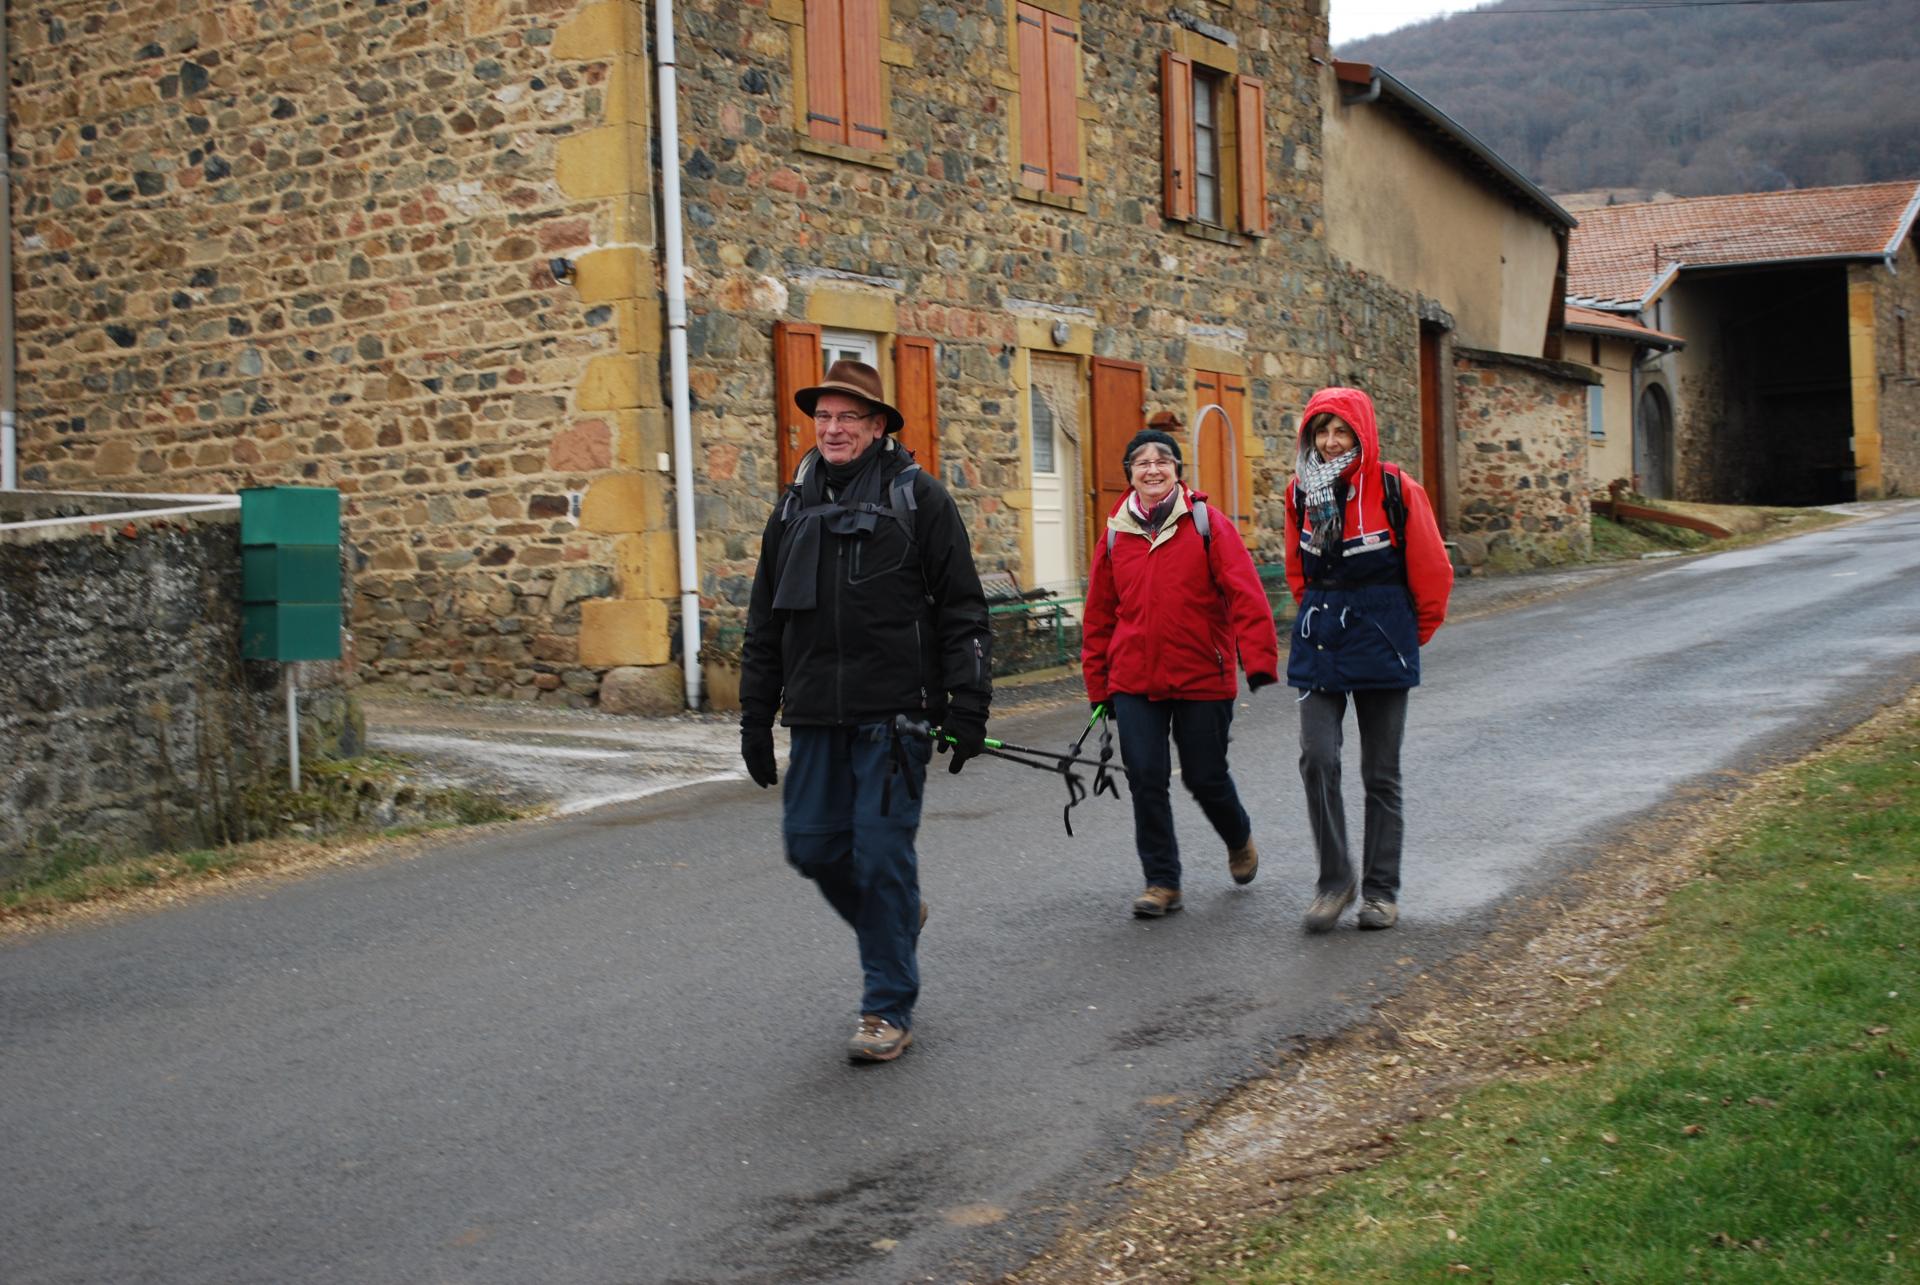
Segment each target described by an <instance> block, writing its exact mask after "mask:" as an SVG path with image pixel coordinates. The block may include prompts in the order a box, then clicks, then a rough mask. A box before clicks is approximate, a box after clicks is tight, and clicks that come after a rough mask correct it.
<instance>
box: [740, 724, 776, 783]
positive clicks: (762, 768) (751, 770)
mask: <svg viewBox="0 0 1920 1285" xmlns="http://www.w3.org/2000/svg"><path fill="white" fill-rule="evenodd" d="M740 758H741V759H742V760H743V761H744V762H745V763H746V765H747V775H748V776H750V777H752V778H753V783H754V784H755V785H757V786H759V787H760V788H761V789H763V790H764V789H766V788H767V787H768V786H769V785H774V784H776V783H778V782H779V780H780V766H779V764H777V763H775V762H774V758H773V729H772V728H771V727H749V726H746V725H742V726H741V728H740Z"/></svg>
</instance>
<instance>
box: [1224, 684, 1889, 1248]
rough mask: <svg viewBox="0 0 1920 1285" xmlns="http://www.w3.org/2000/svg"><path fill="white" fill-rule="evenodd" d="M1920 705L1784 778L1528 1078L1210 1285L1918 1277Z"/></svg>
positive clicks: (1411, 1135)
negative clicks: (1228, 1284) (1869, 739)
mask: <svg viewBox="0 0 1920 1285" xmlns="http://www.w3.org/2000/svg"><path fill="white" fill-rule="evenodd" d="M1917 767H1920V715H1917V714H1916V713H1915V707H1914V706H1913V705H1912V704H1909V705H1908V707H1907V713H1906V714H1905V715H1904V716H1903V717H1902V718H1901V719H1900V720H1899V721H1898V722H1897V723H1895V724H1894V725H1893V726H1892V727H1891V730H1889V731H1888V732H1887V733H1886V735H1885V736H1884V737H1883V738H1882V739H1879V740H1878V741H1877V742H1875V743H1870V744H1867V745H1864V746H1861V747H1857V748H1852V749H1848V750H1844V751H1841V752H1839V753H1837V754H1835V755H1832V756H1829V757H1825V758H1822V759H1820V760H1816V761H1815V762H1813V763H1811V764H1809V765H1806V766H1804V767H1802V768H1800V769H1797V770H1796V773H1795V776H1794V778H1793V779H1792V781H1791V784H1790V786H1789V787H1788V791H1787V794H1786V796H1785V798H1784V799H1783V800H1782V801H1780V802H1776V803H1774V804H1773V805H1771V806H1770V807H1769V808H1768V809H1767V810H1765V811H1764V812H1763V813H1762V814H1761V815H1760V816H1759V817H1758V818H1757V820H1755V821H1754V822H1753V823H1752V824H1750V825H1749V826H1748V827H1747V828H1746V829H1745V830H1744V831H1743V832H1742V833H1741V834H1740V836H1739V837H1738V838H1737V839H1736V840H1734V841H1731V842H1728V843H1724V844H1721V845H1719V846H1718V847H1717V848H1716V849H1715V850H1713V851H1712V852H1711V853H1710V855H1709V860H1708V864H1707V867H1706V869H1705V872H1704V875H1703V877H1702V878H1700V879H1698V880H1696V881H1694V882H1693V883H1691V884H1690V885H1688V886H1687V887H1685V888H1682V889H1680V890H1679V891H1677V892H1676V893H1675V894H1674V895H1673V896H1672V898H1671V899H1670V901H1669V902H1668V906H1667V911H1666V914H1665V916H1664V920H1663V921H1662V922H1660V923H1659V924H1658V925H1657V926H1656V927H1655V928H1654V929H1653V931H1652V933H1651V934H1650V936H1649V937H1648V938H1647V940H1646V941H1645V942H1644V952H1643V953H1642V955H1641V956H1640V958H1639V959H1638V960H1637V961H1636V962H1635V963H1634V964H1633V965H1632V966H1630V967H1629V968H1628V969H1627V970H1626V971H1625V972H1624V973H1622V974H1621V975H1620V976H1619V978H1618V979H1617V980H1616V981H1615V982H1614V984H1613V985H1612V986H1611V987H1610V988H1609V989H1608V990H1607V991H1606V992H1605V996H1604V999H1603V1000H1602V1001H1601V1002H1600V1003H1599V1004H1598V1005H1597V1006H1595V1007H1593V1008H1591V1009H1589V1010H1588V1011H1587V1012H1585V1013H1583V1014H1581V1015H1579V1016H1578V1017H1576V1018H1574V1019H1573V1020H1572V1021H1570V1022H1568V1023H1566V1024H1565V1025H1563V1026H1561V1027H1559V1028H1558V1029H1556V1030H1555V1031H1553V1032H1552V1033H1550V1034H1548V1035H1544V1036H1541V1037H1538V1038H1537V1039H1535V1040H1533V1041H1531V1049H1530V1051H1531V1053H1532V1054H1533V1056H1534V1059H1535V1062H1536V1065H1537V1066H1540V1067H1545V1068H1546V1069H1545V1070H1543V1071H1541V1072H1539V1073H1538V1074H1536V1075H1533V1076H1531V1077H1529V1078H1528V1079H1527V1080H1526V1081H1525V1082H1509V1083H1504V1084H1498V1085H1494V1086H1490V1087H1487V1088H1483V1089H1480V1090H1478V1091H1475V1092H1473V1093H1471V1094H1470V1095H1468V1096H1467V1097H1466V1098H1465V1099H1464V1100H1463V1101H1461V1102H1460V1103H1458V1104H1457V1105H1455V1106H1454V1107H1453V1108H1452V1109H1451V1110H1448V1111H1445V1112H1442V1113H1440V1114H1439V1115H1438V1116H1437V1117H1431V1116H1430V1117H1428V1118H1426V1119H1423V1120H1421V1121H1420V1122H1419V1123H1418V1125H1417V1126H1415V1127H1411V1128H1409V1129H1407V1130H1406V1131H1405V1133H1404V1134H1403V1135H1402V1136H1398V1137H1394V1138H1392V1139H1391V1140H1390V1145H1391V1147H1392V1151H1393V1154H1392V1155H1391V1157H1390V1158H1389V1159H1387V1160H1386V1161H1385V1162H1384V1163H1382V1164H1380V1165H1379V1166H1378V1167H1375V1168H1371V1169H1368V1170H1366V1171H1365V1172H1363V1173H1360V1174H1355V1175H1350V1176H1348V1177H1345V1178H1343V1179H1340V1180H1338V1181H1337V1182H1335V1183H1334V1184H1333V1185H1332V1186H1329V1187H1327V1188H1325V1189H1323V1190H1321V1191H1320V1192H1318V1193H1317V1194H1315V1195H1312V1196H1310V1197H1305V1198H1303V1199H1301V1200H1298V1201H1296V1202H1294V1203H1293V1204H1292V1205H1291V1206H1290V1207H1289V1208H1288V1209H1287V1211H1286V1214H1285V1216H1284V1217H1282V1218H1280V1219H1277V1220H1274V1221H1271V1222H1267V1223H1265V1224H1263V1225H1259V1226H1258V1227H1257V1228H1250V1229H1247V1230H1246V1231H1245V1233H1244V1234H1243V1235H1242V1237H1241V1239H1240V1241H1239V1243H1238V1244H1237V1245H1235V1246H1233V1247H1232V1248H1231V1249H1229V1250H1228V1251H1226V1253H1225V1254H1224V1255H1223V1254H1221V1253H1219V1252H1218V1251H1215V1252H1214V1253H1212V1254H1210V1255H1209V1258H1210V1259H1211V1260H1212V1261H1213V1262H1214V1263H1216V1264H1217V1263H1220V1262H1222V1261H1223V1259H1224V1260H1225V1261H1229V1262H1233V1263H1234V1264H1235V1266H1233V1267H1232V1268H1231V1269H1230V1270H1229V1271H1227V1272H1224V1273H1222V1272H1220V1271H1219V1270H1218V1269H1217V1268H1216V1269H1215V1272H1214V1274H1212V1275H1203V1277H1202V1278H1203V1279H1209V1280H1222V1281H1225V1280H1234V1281H1254V1282H1280V1281H1342V1282H1348V1281H1352V1282H1365V1281H1402V1280H1431V1279H1457V1278H1461V1277H1469V1278H1475V1279H1485V1280H1508V1281H1525V1282H1535V1281H1546V1282H1554V1281H1590V1280H1602V1281H1681V1280H1716V1281H1761V1280H1765V1281H1847V1282H1870V1281H1896V1280H1898V1281H1911V1280H1915V1279H1920V1257H1916V1254H1917V1253H1920V1251H1917V1250H1916V1247H1915V1246H1914V1244H1913V1243H1912V1242H1913V1238H1914V1237H1915V1235H1916V1234H1920V1178H1917V1177H1916V1175H1920V1068H1916V1066H1915V1062H1914V1058H1913V1056H1912V1050H1913V1049H1914V1047H1915V1045H1916V1043H1917V1042H1920V1018H1917V1017H1916V1015H1915V1000H1916V997H1917V996H1920V967H1917V963H1920V915H1917V914H1916V912H1920V770H1916V768H1917Z"/></svg>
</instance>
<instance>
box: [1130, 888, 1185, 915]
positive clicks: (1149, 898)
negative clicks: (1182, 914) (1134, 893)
mask: <svg viewBox="0 0 1920 1285" xmlns="http://www.w3.org/2000/svg"><path fill="white" fill-rule="evenodd" d="M1178 909H1180V890H1179V889H1178V888H1162V887H1161V886H1160V885H1159V884H1157V883H1155V884H1148V885H1147V890H1146V891H1145V892H1143V893H1141V894H1140V895H1139V896H1138V897H1135V898H1134V899H1133V914H1134V917H1135V918H1136V919H1158V918H1160V916H1162V915H1164V914H1166V913H1167V912H1168V911H1170V910H1178Z"/></svg>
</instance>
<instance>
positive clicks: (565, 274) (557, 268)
mask: <svg viewBox="0 0 1920 1285" xmlns="http://www.w3.org/2000/svg"><path fill="white" fill-rule="evenodd" d="M547 271H548V272H551V273H552V274H553V279H554V280H555V281H558V282H560V283H561V284H562V285H565V284H566V283H567V282H568V281H569V280H571V279H572V277H573V260H572V259H548V260H547Z"/></svg>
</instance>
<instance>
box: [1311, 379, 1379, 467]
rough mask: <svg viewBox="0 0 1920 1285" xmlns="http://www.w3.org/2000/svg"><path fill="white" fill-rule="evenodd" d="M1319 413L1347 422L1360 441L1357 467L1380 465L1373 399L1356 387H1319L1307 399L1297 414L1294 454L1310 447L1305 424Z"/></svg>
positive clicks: (1377, 429)
mask: <svg viewBox="0 0 1920 1285" xmlns="http://www.w3.org/2000/svg"><path fill="white" fill-rule="evenodd" d="M1323 412H1329V413H1332V414H1335V415H1338V416H1339V417H1340V418H1341V419H1344V420H1346V421H1347V424H1348V425H1349V426H1350V427H1351V428H1352V429H1353V434H1354V436H1355V437H1357V438H1359V439H1360V464H1359V467H1361V468H1370V467H1372V466H1373V465H1375V464H1378V463H1379V462H1380V430H1379V428H1378V427H1377V426H1376V425H1375V424H1374V421H1373V398H1371V397H1369V396H1367V395H1366V394H1365V393H1363V392H1361V391H1360V390H1359V389H1358V388H1322V389H1321V390H1320V391H1319V392H1317V393H1315V394H1314V395H1313V396H1312V397H1310V398H1309V399H1308V400H1307V409H1306V410H1305V411H1303V412H1301V415H1300V440H1299V442H1298V443H1297V444H1296V446H1295V454H1296V455H1304V454H1306V452H1307V448H1308V447H1309V446H1311V445H1312V443H1311V442H1309V441H1308V440H1307V425H1309V424H1311V423H1312V422H1313V417H1314V416H1315V415H1319V414H1321V413H1323Z"/></svg>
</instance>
